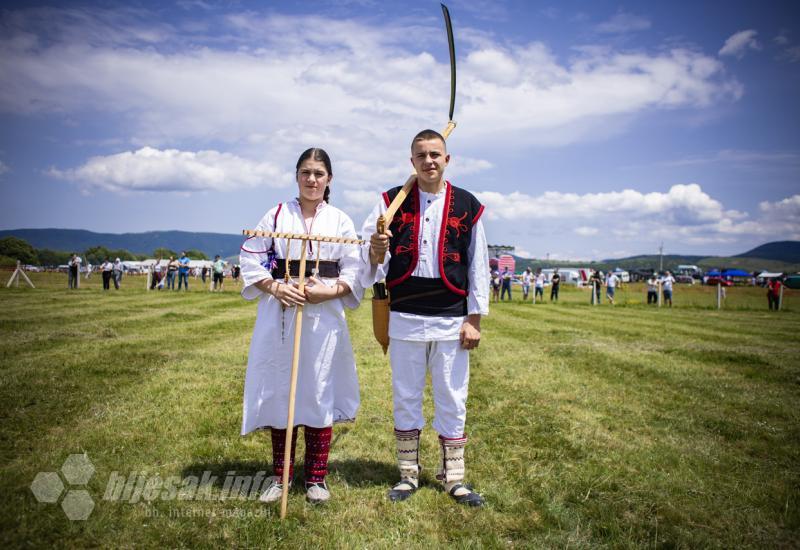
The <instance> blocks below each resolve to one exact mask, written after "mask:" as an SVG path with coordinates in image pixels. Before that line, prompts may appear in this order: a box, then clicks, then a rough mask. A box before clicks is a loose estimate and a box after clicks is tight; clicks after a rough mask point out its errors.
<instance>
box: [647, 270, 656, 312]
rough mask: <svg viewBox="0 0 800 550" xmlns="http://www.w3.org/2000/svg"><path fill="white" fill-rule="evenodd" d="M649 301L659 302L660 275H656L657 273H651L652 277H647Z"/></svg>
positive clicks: (650, 302)
mask: <svg viewBox="0 0 800 550" xmlns="http://www.w3.org/2000/svg"><path fill="white" fill-rule="evenodd" d="M647 303H648V304H657V303H658V277H656V274H655V273H653V274H651V275H650V278H649V279H647Z"/></svg>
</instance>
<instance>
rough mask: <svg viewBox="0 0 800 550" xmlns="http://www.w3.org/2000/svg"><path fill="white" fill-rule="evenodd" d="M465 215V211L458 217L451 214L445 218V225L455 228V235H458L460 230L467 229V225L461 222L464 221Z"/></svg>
mask: <svg viewBox="0 0 800 550" xmlns="http://www.w3.org/2000/svg"><path fill="white" fill-rule="evenodd" d="M466 217H467V213H466V212H464V215H463V216H461V217H460V218H457V217H456V216H451V217H449V218H447V226H448V227H449V228H451V229H455V230H456V237H460V236H461V232H462V231H464V232H466V231H467V229H468V227H467V226H466V225H464V224H463V223H461V222H463V221H464V219H465V218H466Z"/></svg>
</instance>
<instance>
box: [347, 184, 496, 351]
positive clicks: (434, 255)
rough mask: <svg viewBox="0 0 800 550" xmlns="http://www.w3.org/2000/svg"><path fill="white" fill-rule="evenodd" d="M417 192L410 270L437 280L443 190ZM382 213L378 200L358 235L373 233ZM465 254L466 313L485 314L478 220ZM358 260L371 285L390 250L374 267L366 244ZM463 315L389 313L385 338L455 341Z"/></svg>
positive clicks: (382, 272)
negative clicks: (413, 261)
mask: <svg viewBox="0 0 800 550" xmlns="http://www.w3.org/2000/svg"><path fill="white" fill-rule="evenodd" d="M418 193H419V205H420V216H421V219H420V231H419V238H418V241H417V245H418V247H419V248H418V250H419V260H418V261H417V265H416V267H415V268H414V271H413V272H412V273H411V274H412V275H413V276H414V277H427V278H431V279H437V278H439V277H440V274H439V261H438V243H439V231H440V229H441V227H442V214H443V212H444V198H445V189H442V190H441V191H440V192H439V193H426V192H425V191H422V190H421V189H419V190H418ZM384 212H386V204H385V203H384V202H383V200H381V201H380V202H379V203H378V204H377V205H375V208H373V209H372V212H371V213H370V215H369V216H368V217H367V219H366V220H365V221H364V225H363V226H362V229H361V234H362V235H364V236H365V238H368V237H369V235H372V234H373V233H374V232H375V223H376V221H377V219H378V216H380V215H381V214H383V213H384ZM467 254H468V256H469V270H468V275H467V277H468V279H469V288H468V293H467V313H468V314H470V315H472V314H480V315H488V314H489V250H488V248H487V245H486V235H485V233H484V230H483V223H482V222H481V221H480V220H478V222H477V223H476V224H475V225H474V226H473V228H472V239H471V241H470V244H469V249H468V251H467ZM361 257H362V261H363V262H364V263H365V264H366V265H365V268H364V270H363V271H362V279H361V285H362V286H363V287H364V288H367V287H370V286H372V285H373V284H374V283H377V282H380V281H382V280H383V279H385V278H386V274H387V273H388V271H389V259H390V258H391V252H387V253H386V257H385V259H384V262H383V264H382V265H379V266H375V265H372V264H370V261H369V244H365V245H364V247H363V249H362V254H361ZM464 320H465V318H464V317H433V316H430V315H417V314H414V313H401V312H397V311H392V312H390V313H389V337H390V338H395V339H398V340H411V341H417V342H429V341H433V340H458V333H459V331H460V330H461V325H462V324H463V323H464Z"/></svg>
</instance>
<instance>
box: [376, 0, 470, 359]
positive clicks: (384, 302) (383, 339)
mask: <svg viewBox="0 0 800 550" xmlns="http://www.w3.org/2000/svg"><path fill="white" fill-rule="evenodd" d="M441 6H442V14H443V15H444V23H445V26H446V27H447V44H448V47H449V49H450V112H449V116H448V121H447V127H445V129H444V130H443V131H442V136H444V139H447V138H448V137H450V134H451V133H452V132H453V129H455V127H456V123H455V121H454V120H453V112H454V110H455V107H456V45H455V41H454V40H453V24H452V22H451V21H450V11H449V10H448V9H447V6H445V5H444V4H442V5H441ZM415 176H416V173H414V174H412V175H411V177H409V178H408V180H407V181H406V183H405V184H404V185H403V188H402V189H400V192H399V193H397V196H396V197H395V198H394V200H392V202H391V204H390V205H389V207H388V208H387V209H386V212H384V213H383V215H381V216H379V217H378V222H377V224H376V231H377V232H378V233H385V232H386V227H387V225H388V224H387V220H389V223H391V220H392V219H393V218H394V215H395V213H396V212H397V209H398V208H400V205H401V204H403V201H404V200H405V199H406V197H407V196H408V193H409V192H410V191H411V189H412V187H413V186H414V182H415V181H416V177H415ZM381 262H383V258H381ZM372 290H373V297H372V331H373V333H374V334H375V339H376V340H377V341H378V343H379V344H380V345H381V347H382V348H383V353H384V355H385V354H386V351H387V350H388V349H389V303H390V298H389V295H388V291H387V289H386V283H385V282H380V283H375V284H374V285H373V286H372Z"/></svg>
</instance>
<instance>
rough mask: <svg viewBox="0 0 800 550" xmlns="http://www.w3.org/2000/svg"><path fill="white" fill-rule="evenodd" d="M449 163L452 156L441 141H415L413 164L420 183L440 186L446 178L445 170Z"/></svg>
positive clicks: (412, 151)
mask: <svg viewBox="0 0 800 550" xmlns="http://www.w3.org/2000/svg"><path fill="white" fill-rule="evenodd" d="M449 162H450V155H448V154H447V148H446V147H445V145H444V142H443V141H442V140H440V139H426V140H422V141H415V142H414V144H413V145H412V146H411V164H413V165H414V168H415V169H416V171H417V178H418V179H419V181H420V183H423V184H427V185H429V186H431V185H438V183H439V182H440V181H441V180H442V179H443V178H444V170H445V168H446V167H447V164H448V163H449Z"/></svg>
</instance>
